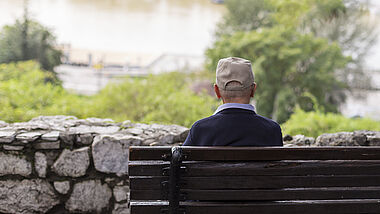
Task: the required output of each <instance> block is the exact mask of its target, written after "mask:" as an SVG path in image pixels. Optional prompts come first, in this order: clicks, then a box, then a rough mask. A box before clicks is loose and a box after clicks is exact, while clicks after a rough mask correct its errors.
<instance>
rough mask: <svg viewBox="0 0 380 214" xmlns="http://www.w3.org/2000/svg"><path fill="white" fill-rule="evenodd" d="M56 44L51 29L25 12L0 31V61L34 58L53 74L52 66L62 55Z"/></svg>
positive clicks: (57, 63) (57, 62) (59, 61)
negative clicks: (19, 18) (20, 17)
mask: <svg viewBox="0 0 380 214" xmlns="http://www.w3.org/2000/svg"><path fill="white" fill-rule="evenodd" d="M56 46H57V45H56V38H55V37H54V35H53V34H52V33H51V31H50V30H49V29H48V28H46V27H44V26H43V25H41V24H39V23H38V22H36V21H33V20H31V19H30V18H29V17H28V13H27V12H25V14H24V18H23V19H22V20H16V22H15V24H14V25H8V26H4V27H3V29H2V30H1V31H0V63H9V62H17V61H25V60H36V61H38V62H39V63H40V64H41V67H42V68H43V69H45V70H48V71H50V72H51V73H52V74H54V73H53V68H54V67H55V66H57V65H59V64H60V63H61V56H62V52H61V51H60V50H59V49H57V47H56ZM50 78H54V77H52V76H50Z"/></svg>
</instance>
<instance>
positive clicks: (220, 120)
mask: <svg viewBox="0 0 380 214" xmlns="http://www.w3.org/2000/svg"><path fill="white" fill-rule="evenodd" d="M282 145H283V143H282V134H281V128H280V126H279V125H278V124H277V123H276V122H274V121H272V120H270V119H268V118H265V117H262V116H260V115H257V114H256V113H255V112H254V111H251V110H246V109H239V108H228V109H224V110H222V111H220V112H218V113H216V114H215V115H212V116H210V117H207V118H204V119H201V120H199V121H197V122H196V123H194V125H193V126H192V128H191V130H190V133H189V136H188V137H187V139H186V141H185V143H184V146H282Z"/></svg>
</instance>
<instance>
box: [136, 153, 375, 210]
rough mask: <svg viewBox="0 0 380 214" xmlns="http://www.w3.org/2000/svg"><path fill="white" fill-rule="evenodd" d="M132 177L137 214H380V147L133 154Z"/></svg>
mask: <svg viewBox="0 0 380 214" xmlns="http://www.w3.org/2000/svg"><path fill="white" fill-rule="evenodd" d="M178 154H179V158H178ZM175 157H177V159H178V161H177V162H178V163H177V162H173V159H176V158H175ZM129 175H130V190H131V195H130V199H131V202H130V207H131V213H132V214H150V213H168V214H169V213H170V214H174V213H176V214H177V213H186V214H193V213H194V214H195V213H196V214H201V213H205V214H206V213H207V214H211V213H218V214H230V213H242V214H244V213H260V214H265V213H293V214H294V213H302V214H304V213H318V214H319V213H345V214H354V213H380V147H315V148H312V147H298V148H283V147H268V148H267V147H174V148H171V147H130V162H129Z"/></svg>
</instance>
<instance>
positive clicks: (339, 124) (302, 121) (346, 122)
mask: <svg viewBox="0 0 380 214" xmlns="http://www.w3.org/2000/svg"><path fill="white" fill-rule="evenodd" d="M282 128H283V133H284V134H289V135H297V134H303V135H305V136H312V137H317V136H319V135H321V134H323V133H334V132H342V131H347V132H352V131H355V130H373V131H380V122H378V121H374V120H371V119H368V118H346V117H344V116H342V115H340V114H334V113H322V112H320V111H312V112H305V111H303V110H301V109H299V108H297V109H296V111H295V112H294V114H292V116H291V117H290V119H289V120H288V121H287V122H286V123H284V124H282Z"/></svg>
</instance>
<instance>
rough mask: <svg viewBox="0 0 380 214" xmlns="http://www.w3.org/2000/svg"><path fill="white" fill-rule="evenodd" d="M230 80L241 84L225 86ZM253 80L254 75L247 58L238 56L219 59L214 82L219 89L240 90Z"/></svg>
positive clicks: (249, 84) (251, 83)
mask: <svg viewBox="0 0 380 214" xmlns="http://www.w3.org/2000/svg"><path fill="white" fill-rule="evenodd" d="M232 81H236V82H239V83H240V84H241V86H239V85H238V86H236V85H235V86H227V84H228V83H229V82H232ZM254 81H255V77H254V75H253V72H252V65H251V62H250V61H249V60H246V59H242V58H238V57H228V58H224V59H221V60H219V62H218V66H217V67H216V84H217V85H218V87H219V88H220V89H223V90H227V91H240V90H243V89H246V88H248V87H249V86H251V85H253V83H254ZM226 86H227V87H226Z"/></svg>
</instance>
